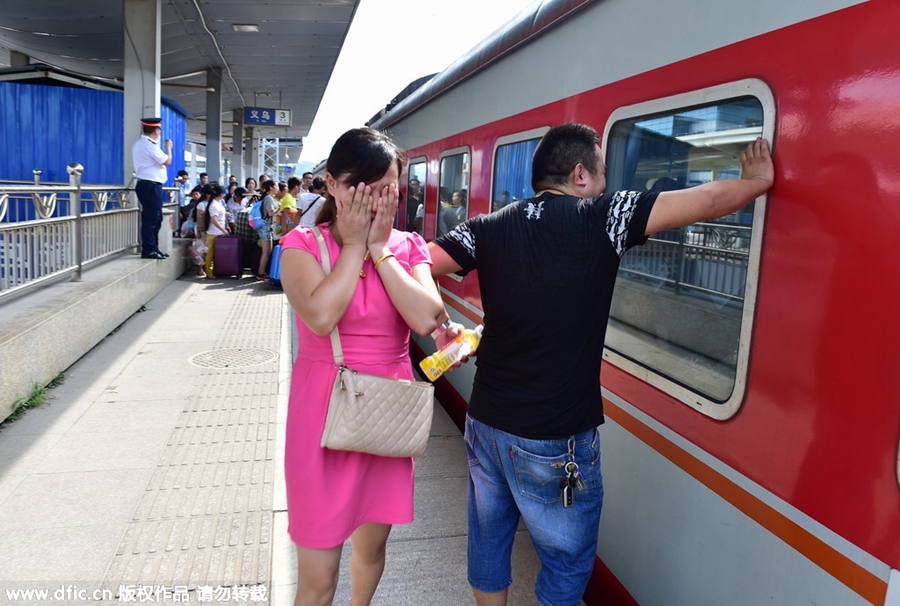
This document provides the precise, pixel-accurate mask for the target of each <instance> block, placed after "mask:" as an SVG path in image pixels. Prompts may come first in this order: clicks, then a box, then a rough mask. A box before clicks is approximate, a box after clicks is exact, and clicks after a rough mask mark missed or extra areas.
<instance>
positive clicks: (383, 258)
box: [375, 252, 394, 270]
mask: <svg viewBox="0 0 900 606" xmlns="http://www.w3.org/2000/svg"><path fill="white" fill-rule="evenodd" d="M393 256H394V253H392V252H386V253H384V254H383V255H381V256H380V257H378V260H377V261H375V269H376V270H377V269H378V266H379V265H381V264H382V263H383V262H385V261H387V260H388V259H390V258H391V257H393Z"/></svg>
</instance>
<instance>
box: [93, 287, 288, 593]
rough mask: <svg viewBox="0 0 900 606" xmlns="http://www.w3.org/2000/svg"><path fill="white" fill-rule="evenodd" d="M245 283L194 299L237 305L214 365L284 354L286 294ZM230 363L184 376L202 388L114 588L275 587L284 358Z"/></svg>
mask: <svg viewBox="0 0 900 606" xmlns="http://www.w3.org/2000/svg"><path fill="white" fill-rule="evenodd" d="M245 284H246V283H240V287H239V288H238V289H237V290H238V292H237V293H235V292H233V291H230V292H228V293H224V292H216V289H210V288H205V289H203V290H202V291H199V292H198V293H197V294H195V295H193V296H194V297H197V299H198V303H201V305H205V304H207V303H206V300H207V299H209V298H210V297H213V298H214V297H216V296H218V297H219V299H218V300H212V299H209V300H210V303H209V304H210V305H217V304H218V305H221V304H223V302H224V301H226V300H227V303H224V304H226V305H230V309H229V310H228V311H227V314H226V315H225V317H226V320H225V321H224V322H223V323H222V324H221V326H220V328H219V334H218V335H217V337H216V345H215V347H214V348H212V349H211V350H210V351H211V352H212V353H213V355H211V356H210V357H211V359H215V358H216V356H215V352H216V351H219V350H222V351H225V350H246V351H251V352H252V351H253V350H264V351H269V352H278V350H279V346H280V343H281V330H282V320H283V313H282V297H281V296H279V295H278V294H277V293H273V292H271V290H270V287H269V286H267V285H261V284H246V285H245ZM264 357H267V356H264ZM225 358H227V359H228V361H229V365H228V367H227V368H217V367H206V368H203V370H202V371H200V372H199V373H198V374H197V375H196V376H195V377H192V378H184V377H182V378H180V380H192V381H194V385H193V388H192V389H191V391H190V393H189V395H188V396H187V397H186V399H185V402H184V409H183V410H182V412H181V414H180V416H179V418H178V421H177V423H176V425H175V427H174V429H173V430H172V434H171V436H170V438H169V440H168V443H167V445H166V448H165V449H164V451H163V453H162V455H161V456H160V459H159V461H158V467H157V469H156V471H155V472H154V474H153V476H152V478H151V480H150V482H149V483H148V485H147V489H146V492H145V493H144V495H143V497H142V498H141V500H140V502H139V503H138V506H137V507H136V509H135V511H134V515H133V518H132V521H131V522H130V523H129V524H128V528H127V529H126V532H125V535H124V537H123V538H122V541H121V542H120V544H119V547H118V550H117V552H116V555H115V557H114V559H113V562H112V564H111V566H110V568H109V571H108V573H107V575H106V579H105V581H104V586H105V587H107V588H110V589H113V590H114V591H118V590H119V588H120V587H123V586H125V587H130V586H133V585H136V584H138V583H140V584H141V585H143V586H148V585H149V586H156V587H167V588H175V587H185V586H186V587H187V590H188V592H189V594H191V595H190V599H191V603H196V602H197V601H198V597H199V596H198V595H197V592H198V591H202V590H204V589H205V590H206V591H210V589H209V588H212V590H216V589H218V590H220V591H224V589H223V588H239V587H242V586H243V587H245V588H253V589H254V590H255V591H257V592H258V591H259V590H260V587H267V585H268V583H269V579H270V577H271V573H270V570H271V562H270V558H271V541H272V495H273V482H274V477H275V462H274V458H275V438H276V436H275V433H276V404H277V390H278V384H277V383H278V370H279V360H278V356H277V353H275V355H272V356H271V359H270V360H269V361H264V362H262V363H260V362H259V359H260V357H259V356H249V357H245V358H246V364H241V361H242V359H243V358H242V357H241V356H240V355H237V356H235V355H234V354H233V352H231V353H229V355H226V356H225ZM184 362H185V363H190V361H189V360H184ZM173 363H175V362H173ZM234 591H237V590H234ZM217 597H221V596H220V595H218V594H217ZM245 598H246V594H245ZM216 603H220V604H224V603H231V601H229V600H221V599H217V600H216ZM240 603H248V601H247V600H246V599H244V600H242V601H241V602H240Z"/></svg>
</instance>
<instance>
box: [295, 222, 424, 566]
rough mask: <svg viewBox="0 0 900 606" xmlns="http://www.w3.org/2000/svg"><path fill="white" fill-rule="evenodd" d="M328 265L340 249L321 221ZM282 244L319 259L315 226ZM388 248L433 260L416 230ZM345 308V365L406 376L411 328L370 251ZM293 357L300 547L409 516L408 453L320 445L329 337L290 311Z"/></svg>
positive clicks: (329, 372)
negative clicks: (397, 454) (377, 452)
mask: <svg viewBox="0 0 900 606" xmlns="http://www.w3.org/2000/svg"><path fill="white" fill-rule="evenodd" d="M319 227H320V229H321V230H322V234H323V235H324V236H325V241H326V243H327V245H328V252H329V254H330V255H331V263H332V266H333V265H334V264H335V263H336V262H337V258H338V256H339V255H340V254H341V249H340V247H339V246H338V245H337V242H336V241H335V239H334V237H333V236H332V235H331V231H330V230H329V229H328V227H327V226H326V225H325V224H322V225H320V226H319ZM282 246H283V247H284V248H297V249H300V250H305V251H307V252H309V253H311V254H312V255H313V256H315V258H316V260H317V261H319V262H320V263H321V260H322V259H321V254H320V253H319V245H318V243H317V242H316V238H315V235H314V234H313V232H312V231H311V230H309V229H306V228H305V227H298V228H297V229H294V230H293V231H291V232H290V233H289V234H288V235H287V236H285V238H284V239H283V240H282ZM388 247H389V248H390V250H391V252H393V253H394V255H396V259H397V261H398V262H400V264H401V265H402V266H403V267H404V268H405V269H406V270H407V272H411V267H412V266H414V265H417V264H419V263H428V264H429V265H430V264H431V257H430V256H429V255H428V249H427V247H426V245H425V241H424V240H422V238H421V237H420V236H419V235H418V234H414V233H407V232H401V231H397V230H394V231H393V232H392V233H391V237H390V239H389V241H388ZM363 271H364V272H365V274H366V275H365V277H364V278H360V280H359V282H358V283H357V286H356V292H355V293H354V295H353V300H352V301H351V302H350V307H349V308H348V309H347V312H346V313H345V314H344V317H343V318H341V320H340V321H339V322H338V330H339V332H340V338H341V348H342V349H343V351H344V362H345V364H346V365H347V366H349V367H351V368H354V369H356V370H359V371H361V372H365V373H369V374H376V375H382V376H386V377H398V378H404V379H412V378H413V371H412V365H411V363H410V360H409V327H408V326H407V325H406V322H405V321H404V320H403V318H402V317H401V316H400V314H399V313H398V312H397V310H396V309H395V308H394V306H393V304H392V303H391V301H390V299H389V298H388V295H387V292H386V291H385V289H384V286H383V285H382V283H381V280H380V279H379V277H378V273H377V272H376V271H375V267H374V263H373V260H372V259H367V260H366V261H365V262H364V263H363ZM296 325H297V337H298V347H297V361H296V362H295V363H294V368H293V372H292V375H291V395H290V403H289V406H288V417H287V432H286V433H287V440H286V444H285V461H284V472H285V478H286V481H287V501H288V532H289V534H290V535H291V539H292V540H293V541H294V542H295V543H296V544H297V545H299V546H301V547H307V548H313V549H327V548H330V547H335V546H337V545H341V544H342V543H343V542H344V541H345V540H347V539H348V538H349V537H350V535H351V534H352V533H353V531H354V530H355V529H356V528H357V527H359V526H360V525H361V524H367V523H370V522H378V523H382V524H408V523H410V522H412V521H413V474H414V470H413V460H412V459H411V458H397V457H380V456H376V455H369V454H363V453H357V452H347V451H337V450H329V449H326V448H321V447H320V446H319V441H320V440H321V438H322V431H323V429H324V427H325V415H326V412H327V407H328V399H329V397H330V396H331V386H332V383H333V382H334V377H335V375H336V374H337V368H336V367H335V365H334V357H333V354H332V350H331V339H330V337H329V336H327V335H326V336H324V337H319V336H317V335H315V334H314V333H313V332H312V331H310V330H309V328H307V327H306V325H305V324H304V323H303V321H302V320H301V319H300V318H299V316H297V317H296Z"/></svg>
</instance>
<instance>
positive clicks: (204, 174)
mask: <svg viewBox="0 0 900 606" xmlns="http://www.w3.org/2000/svg"><path fill="white" fill-rule="evenodd" d="M199 176H200V178H201V179H202V178H203V177H209V175H207V174H206V173H200V175H199Z"/></svg>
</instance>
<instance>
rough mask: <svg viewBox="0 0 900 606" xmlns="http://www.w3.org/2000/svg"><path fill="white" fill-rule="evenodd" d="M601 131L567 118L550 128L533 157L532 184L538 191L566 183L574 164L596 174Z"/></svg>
mask: <svg viewBox="0 0 900 606" xmlns="http://www.w3.org/2000/svg"><path fill="white" fill-rule="evenodd" d="M599 142H600V135H599V134H598V133H597V131H596V130H594V129H593V128H591V127H590V126H588V125H587V124H575V123H572V122H567V123H566V124H560V125H559V126H554V127H553V128H551V129H550V130H548V131H547V134H545V135H544V136H543V137H542V138H541V142H540V143H538V146H537V149H536V150H534V158H533V159H532V161H531V188H532V189H533V190H534V191H536V192H538V191H541V190H542V189H547V188H550V187H558V186H561V185H565V184H566V183H568V181H569V175H570V174H571V173H572V171H573V170H575V167H576V166H577V165H579V164H582V165H583V166H584V167H585V168H586V169H587V171H588V172H589V173H591V174H592V175H596V174H597V163H598V162H599V161H600V156H599V154H598V152H597V144H598V143H599Z"/></svg>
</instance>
